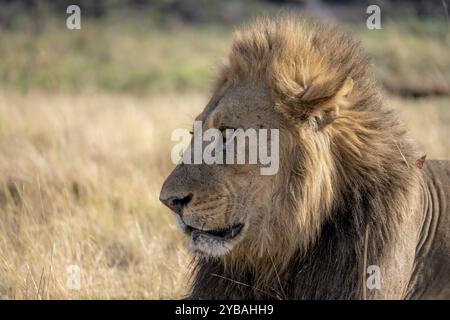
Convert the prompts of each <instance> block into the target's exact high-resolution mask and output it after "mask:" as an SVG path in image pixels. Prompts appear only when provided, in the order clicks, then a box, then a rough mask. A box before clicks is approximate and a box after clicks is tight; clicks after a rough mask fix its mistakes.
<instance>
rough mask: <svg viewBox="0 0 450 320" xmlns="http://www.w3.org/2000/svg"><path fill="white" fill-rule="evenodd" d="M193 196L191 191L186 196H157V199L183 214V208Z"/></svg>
mask: <svg viewBox="0 0 450 320" xmlns="http://www.w3.org/2000/svg"><path fill="white" fill-rule="evenodd" d="M192 197H193V194H192V193H189V194H188V195H187V196H184V197H183V196H180V197H178V196H175V197H168V198H166V199H163V198H159V200H160V201H161V202H162V203H164V204H165V205H166V206H168V207H169V208H170V209H171V210H172V211H173V212H175V213H177V214H179V215H180V216H181V215H182V214H183V209H184V208H185V207H186V206H187V205H188V204H189V202H191V200H192Z"/></svg>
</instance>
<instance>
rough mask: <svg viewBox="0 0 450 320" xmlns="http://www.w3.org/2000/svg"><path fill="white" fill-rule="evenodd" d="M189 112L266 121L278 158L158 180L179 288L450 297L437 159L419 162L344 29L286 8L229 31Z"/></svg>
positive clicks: (449, 247)
mask: <svg viewBox="0 0 450 320" xmlns="http://www.w3.org/2000/svg"><path fill="white" fill-rule="evenodd" d="M196 120H200V121H202V123H203V129H208V128H218V129H220V130H222V131H223V130H224V129H226V128H243V129H248V128H255V129H259V128H267V129H274V128H275V129H279V141H280V150H279V157H280V165H279V171H278V173H277V174H275V175H261V174H260V170H259V169H260V167H261V165H260V164H252V165H251V164H244V165H242V164H241V165H239V164H225V165H219V164H216V165H207V164H199V165H195V164H192V165H191V164H190V165H187V164H179V165H178V166H177V167H176V168H175V169H174V171H173V172H172V173H171V175H170V176H169V177H168V178H167V180H166V181H165V183H164V185H163V187H162V191H161V195H160V199H161V201H162V202H163V203H164V204H166V205H167V206H168V207H169V208H171V209H172V210H173V211H174V212H175V213H176V216H177V220H178V222H179V224H180V226H181V228H182V229H183V231H184V232H185V233H186V234H187V235H188V236H189V237H190V248H191V250H192V251H193V253H194V255H195V265H196V270H195V271H196V272H195V277H194V279H193V285H192V289H191V292H190V295H189V298H192V299H271V298H281V299H362V298H369V299H405V298H448V297H450V272H449V266H450V230H449V205H448V204H449V202H450V201H449V200H450V190H449V185H450V165H449V162H447V161H427V162H426V163H425V165H424V166H423V168H422V162H421V161H420V159H421V156H422V154H420V153H419V152H418V150H417V148H416V146H415V144H414V142H413V141H412V140H411V139H410V138H408V136H407V134H406V132H405V129H404V128H403V126H402V125H401V124H400V122H399V121H398V119H397V117H396V114H395V113H394V112H393V111H392V110H391V109H389V108H387V107H385V106H384V104H383V99H382V97H381V96H380V93H379V89H378V88H377V87H376V84H375V83H374V81H373V80H372V78H371V75H370V73H369V59H368V57H367V56H366V54H365V53H364V52H363V50H362V48H361V46H360V44H359V43H358V42H356V41H354V40H353V39H352V38H351V37H350V36H349V35H348V34H345V33H343V32H339V31H336V30H335V28H333V27H330V26H326V25H322V24H319V23H314V22H310V21H307V20H304V19H299V18H295V17H293V16H282V17H278V18H272V19H270V18H265V19H260V20H258V21H257V22H256V23H255V24H253V25H252V26H250V27H248V28H246V29H243V30H240V31H237V32H236V33H235V35H234V39H233V42H232V47H231V53H230V55H229V63H228V65H227V66H225V67H224V68H223V70H222V71H221V74H220V77H219V81H218V83H217V86H216V88H215V90H214V93H213V96H212V98H211V100H210V102H209V103H208V105H207V106H206V107H205V109H204V110H203V112H202V113H201V114H200V115H199V116H198V117H197V119H196ZM225 138H226V137H224V139H225ZM418 159H419V161H418ZM369 266H378V268H377V267H371V268H369V270H375V273H374V274H373V275H371V274H368V273H367V267H369ZM370 272H374V271H370ZM371 277H372V278H371ZM373 277H376V279H375V278H373ZM368 278H369V282H370V283H369V285H367V286H366V281H367V279H368ZM372 281H373V282H372ZM378 281H379V282H378ZM377 283H378V284H379V286H378V285H377ZM372 285H375V287H376V288H373V286H372Z"/></svg>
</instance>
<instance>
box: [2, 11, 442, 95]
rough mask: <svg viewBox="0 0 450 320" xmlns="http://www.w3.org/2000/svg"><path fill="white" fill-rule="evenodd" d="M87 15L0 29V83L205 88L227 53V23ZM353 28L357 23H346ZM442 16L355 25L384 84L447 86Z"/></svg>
mask: <svg viewBox="0 0 450 320" xmlns="http://www.w3.org/2000/svg"><path fill="white" fill-rule="evenodd" d="M121 19H124V18H119V17H115V18H114V17H110V18H102V19H85V20H83V22H82V29H81V30H68V29H66V28H65V22H64V21H63V20H56V19H49V22H48V23H46V24H44V25H42V26H40V28H39V31H33V29H32V28H31V27H28V28H15V29H12V30H5V31H3V32H0V57H1V59H0V86H1V87H4V88H7V89H13V90H18V91H21V92H26V91H28V90H30V89H40V90H44V91H51V92H54V91H62V92H81V91H106V92H127V93H139V94H143V93H155V92H161V91H163V92H166V91H173V90H177V91H188V90H197V91H198V90H204V89H207V88H208V87H209V86H210V82H211V75H212V74H213V71H214V69H215V66H217V65H218V64H219V63H221V62H222V61H223V58H224V57H225V53H226V49H227V46H228V43H229V40H230V37H231V32H232V30H231V28H230V27H227V26H224V25H194V26H192V25H184V24H177V23H174V24H165V25H164V26H161V25H159V24H158V25H156V24H154V23H151V22H150V20H148V19H147V20H146V19H138V20H137V21H134V22H132V20H127V22H125V21H123V20H121ZM349 28H350V29H352V30H355V26H349ZM448 30H449V26H448V24H447V22H446V21H444V20H436V19H435V20H428V21H420V20H417V19H410V20H407V21H406V22H404V23H401V24H399V23H396V22H392V21H391V22H389V21H388V22H386V23H384V24H383V29H382V30H368V29H366V28H365V26H364V25H362V26H356V32H355V33H356V35H357V36H358V37H359V38H360V39H362V41H363V43H364V45H365V46H366V47H367V49H368V51H369V54H370V55H371V56H372V57H373V59H374V65H375V74H376V76H377V78H378V79H379V80H380V81H381V82H382V83H384V84H385V85H386V86H387V87H389V88H393V89H394V91H395V89H396V87H397V86H398V85H399V83H400V84H402V85H406V86H419V85H422V86H423V85H424V83H425V85H427V86H431V87H433V86H436V85H442V83H444V85H445V84H446V85H447V86H448V85H449V83H448V82H449V79H450V55H449V48H450V36H449V32H448Z"/></svg>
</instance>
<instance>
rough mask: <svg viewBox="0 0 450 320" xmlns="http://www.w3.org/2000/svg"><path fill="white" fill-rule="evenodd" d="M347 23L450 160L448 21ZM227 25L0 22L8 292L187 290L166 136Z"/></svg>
mask: <svg viewBox="0 0 450 320" xmlns="http://www.w3.org/2000/svg"><path fill="white" fill-rule="evenodd" d="M347 27H348V28H351V29H353V30H355V33H356V35H357V36H358V37H359V38H360V39H361V40H362V41H363V43H364V45H365V46H366V47H367V49H368V51H369V53H370V54H371V55H372V56H373V58H374V71H375V75H376V77H377V78H378V80H379V81H380V83H382V84H383V85H384V87H385V88H386V91H387V93H386V98H387V101H388V102H387V103H388V104H390V105H391V106H392V107H394V108H396V109H398V110H399V111H400V116H401V118H402V119H403V120H404V121H405V123H406V124H407V126H408V128H409V130H410V132H411V135H412V136H413V137H414V138H415V139H416V140H417V141H418V143H419V145H420V146H421V148H422V149H423V150H424V153H426V154H427V157H428V158H450V144H449V142H448V139H449V128H450V96H449V92H450V91H449V92H447V93H445V91H446V90H447V89H446V88H447V87H448V86H449V84H450V54H449V48H450V37H449V26H448V24H447V22H446V21H419V20H416V19H412V20H407V21H404V22H402V23H394V22H388V23H386V24H384V25H383V29H382V30H374V31H370V30H367V29H365V28H364V25H361V26H352V27H350V26H347ZM230 34H231V29H230V28H228V27H223V26H221V27H219V26H196V27H192V26H186V25H179V24H175V25H171V26H163V27H162V26H158V27H156V26H154V25H152V24H150V23H142V22H139V23H118V22H117V21H109V20H106V21H101V22H98V21H86V22H84V23H83V25H82V29H81V30H79V31H69V30H67V29H66V28H65V25H64V22H62V21H57V20H50V21H49V22H48V23H47V24H46V25H44V26H43V27H41V29H40V30H38V31H36V30H34V29H33V28H31V27H24V28H14V29H12V30H2V31H0V298H3V299H36V298H37V299H70V298H73V299H78V298H89V299H97V298H127V299H128V298H143V299H147V298H149V299H159V298H180V297H182V295H183V294H184V293H185V291H186V288H187V285H188V277H187V276H188V275H189V270H190V269H189V268H190V267H189V262H190V257H189V254H188V252H187V250H186V241H185V239H184V238H183V237H182V236H181V235H180V233H179V232H178V231H177V229H176V225H175V221H174V219H173V217H172V216H171V214H170V213H169V212H168V210H167V209H165V208H164V207H163V206H162V205H161V204H160V203H159V201H158V195H159V190H160V187H161V183H162V181H163V180H164V178H165V176H166V175H167V174H168V173H169V172H170V170H171V169H172V167H173V165H172V163H171V161H170V150H171V147H172V146H173V142H172V141H171V140H170V134H171V132H172V130H174V129H176V128H179V127H185V128H189V127H190V125H191V123H192V120H193V118H194V116H195V115H196V114H197V113H198V112H199V111H200V110H201V109H202V108H203V106H204V105H205V103H206V102H207V99H208V92H209V89H208V88H209V87H210V84H211V81H212V75H213V73H214V69H215V66H216V65H217V64H219V63H221V61H222V58H223V56H224V54H225V52H226V48H227V44H228V43H229V39H230ZM70 265H78V266H79V267H80V268H81V280H82V281H81V288H80V290H71V289H69V288H68V287H67V285H66V282H67V273H66V269H67V267H68V266H70Z"/></svg>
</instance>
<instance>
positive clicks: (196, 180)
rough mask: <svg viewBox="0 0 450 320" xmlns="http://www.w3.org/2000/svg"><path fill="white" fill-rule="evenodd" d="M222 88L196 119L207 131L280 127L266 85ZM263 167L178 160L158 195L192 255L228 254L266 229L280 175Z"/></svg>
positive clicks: (280, 120)
mask: <svg viewBox="0 0 450 320" xmlns="http://www.w3.org/2000/svg"><path fill="white" fill-rule="evenodd" d="M222 91H223V92H222V93H221V94H220V95H219V96H218V94H217V93H216V95H215V97H213V98H212V99H211V101H210V103H209V104H208V105H207V106H206V107H205V109H204V110H203V112H202V113H201V114H200V115H199V116H198V117H197V119H196V121H202V126H203V128H202V129H203V131H205V130H207V129H209V128H216V129H219V130H221V131H224V129H228V128H232V129H238V128H242V129H244V130H247V129H249V128H253V129H255V130H257V129H262V128H264V129H274V128H276V129H279V130H280V131H281V130H282V126H281V124H282V123H283V121H282V117H281V115H280V114H278V113H277V112H276V111H275V109H274V107H273V102H272V100H271V97H270V90H269V89H268V88H267V87H266V86H265V85H263V84H239V85H236V86H233V87H229V88H227V89H224V90H222ZM225 139H226V137H224V140H225ZM191 144H192V141H191ZM281 144H282V142H281V141H280V145H281ZM277 152H278V150H277ZM260 167H261V165H260V164H259V163H257V164H248V163H246V164H205V163H203V164H179V165H177V167H176V168H175V169H174V170H173V172H172V173H171V174H170V176H169V177H168V178H167V179H166V181H165V182H164V185H163V187H162V190H161V194H160V200H161V201H162V202H163V203H164V204H165V205H167V206H168V207H169V208H170V209H171V210H172V211H173V212H174V213H175V216H176V219H177V222H178V225H179V226H180V228H181V229H182V231H183V232H184V233H186V234H187V235H188V236H189V238H190V240H189V247H190V249H191V251H192V252H193V253H194V254H196V255H200V256H209V257H211V256H212V257H218V256H222V255H225V254H227V253H229V252H231V251H232V250H233V249H234V248H235V247H237V246H238V244H244V243H246V242H247V245H251V244H250V242H254V241H255V240H256V239H258V238H259V235H260V232H261V230H262V229H263V227H264V229H266V225H267V224H269V223H270V221H269V220H270V217H271V215H270V213H271V212H272V211H273V210H272V209H273V208H272V206H273V205H274V201H273V198H274V196H275V192H276V191H275V190H276V188H275V186H276V184H277V176H278V174H275V175H261V171H260ZM266 231H267V230H266ZM256 242H257V241H256ZM254 244H255V243H254ZM256 244H257V243H256ZM247 245H245V247H247Z"/></svg>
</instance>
